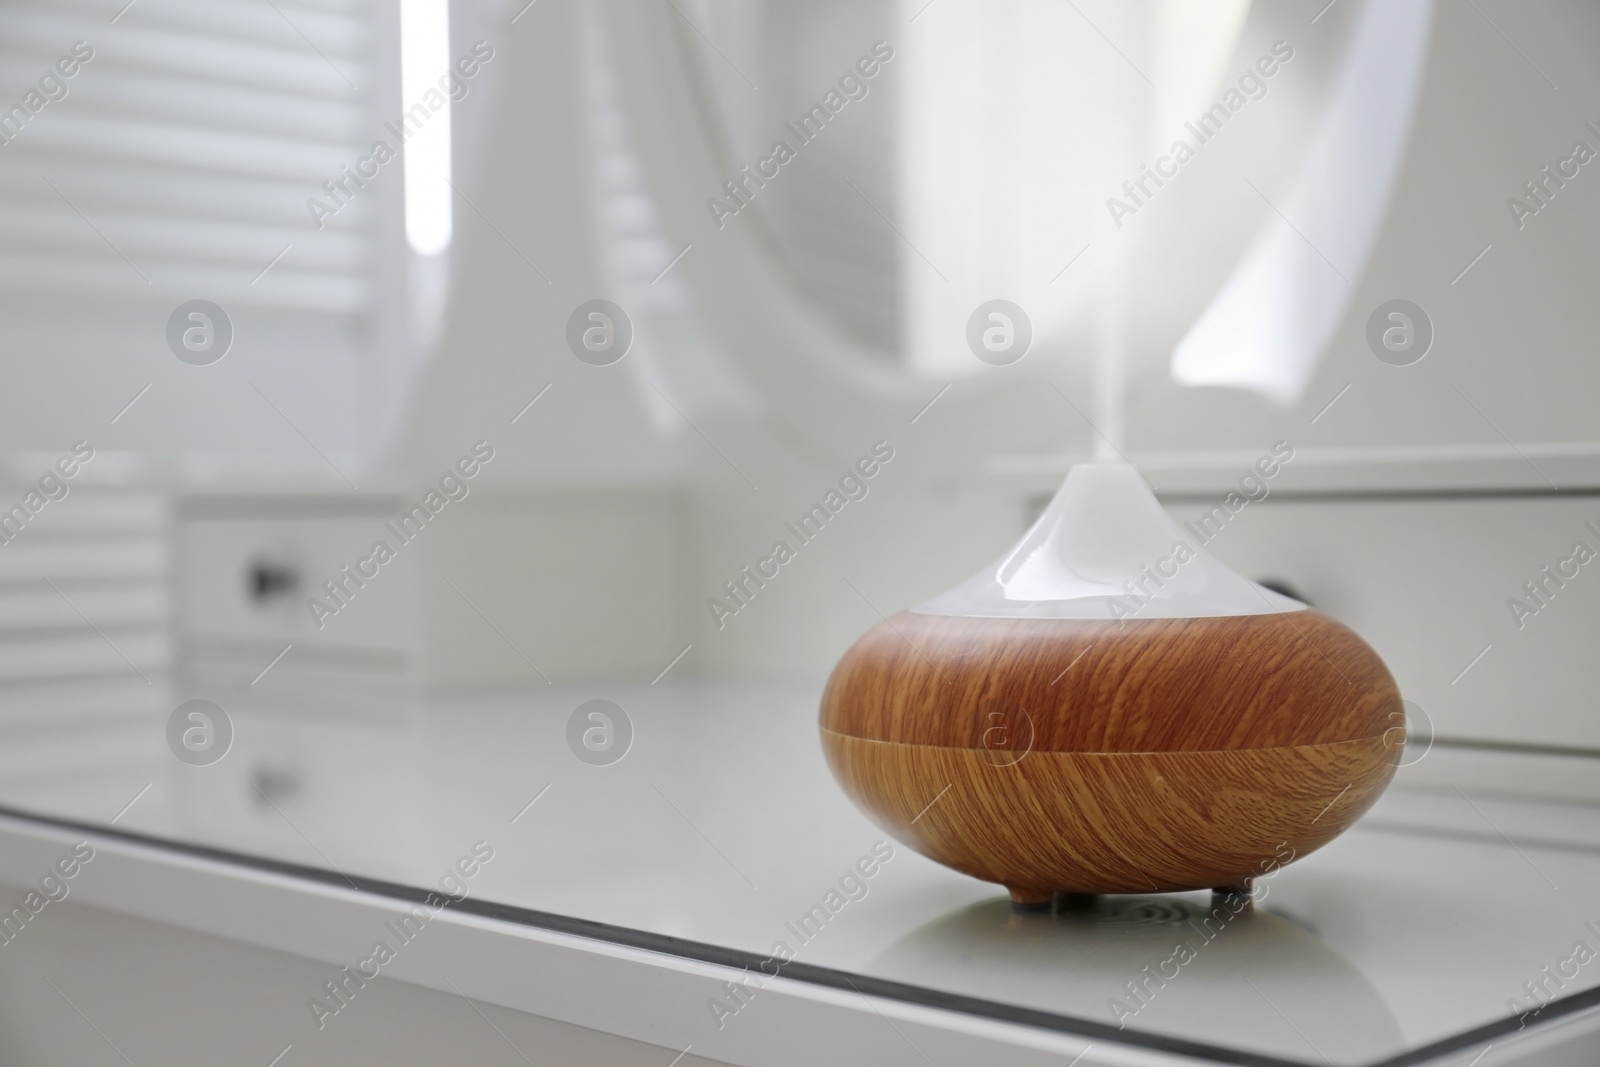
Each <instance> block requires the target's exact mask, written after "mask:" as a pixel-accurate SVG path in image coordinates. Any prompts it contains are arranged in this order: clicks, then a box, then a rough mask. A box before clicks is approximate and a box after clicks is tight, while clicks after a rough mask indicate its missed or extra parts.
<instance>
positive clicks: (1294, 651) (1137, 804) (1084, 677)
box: [821, 610, 1404, 904]
mask: <svg viewBox="0 0 1600 1067" xmlns="http://www.w3.org/2000/svg"><path fill="white" fill-rule="evenodd" d="M821 727H822V741H823V748H824V750H825V752H826V754H827V758H828V762H829V764H830V766H831V767H832V768H833V772H834V775H835V776H836V777H837V778H838V780H839V782H840V783H841V784H842V785H843V787H844V789H845V790H846V792H848V793H849V794H850V796H851V797H852V798H853V799H854V800H855V801H856V803H857V804H858V805H860V806H861V807H862V808H863V809H864V810H865V811H866V812H867V813H868V814H869V815H870V816H871V817H872V818H873V819H874V821H876V822H877V823H878V824H879V825H880V826H882V827H883V828H884V829H885V830H887V831H888V832H889V833H891V834H893V835H894V836H895V837H896V838H898V839H899V840H901V841H903V842H905V843H907V844H908V845H910V846H911V847H913V848H916V849H917V850H919V851H921V852H922V853H924V854H925V855H927V856H929V857H931V858H933V859H935V860H938V861H939V862H940V863H944V864H946V865H948V866H950V867H953V868H955V869H956V870H958V871H962V872H964V873H966V874H969V875H972V876H973V877H976V878H982V879H985V880H987V881H991V882H998V883H1000V884H1001V885H1004V886H1005V887H1006V888H1007V889H1008V890H1009V891H1010V893H1011V897H1012V900H1013V901H1014V902H1016V903H1019V904H1038V903H1041V902H1044V901H1048V900H1049V899H1050V897H1051V894H1052V893H1055V892H1066V893H1140V892H1153V891H1159V892H1168V891H1183V890H1194V889H1210V888H1220V889H1235V888H1239V887H1244V886H1247V885H1248V884H1249V881H1250V879H1251V878H1253V877H1259V876H1261V875H1263V874H1266V873H1269V872H1271V871H1272V870H1274V869H1275V868H1276V867H1278V866H1281V865H1282V864H1284V863H1287V862H1289V861H1290V860H1292V859H1294V858H1296V857H1298V856H1303V855H1305V854H1306V853H1308V852H1310V851H1312V850H1313V849H1316V848H1319V847H1320V846H1322V845H1324V844H1326V843H1327V842H1328V841H1330V840H1332V839H1333V838H1334V837H1335V836H1337V835H1338V834H1339V833H1340V832H1341V831H1343V830H1344V829H1345V828H1346V827H1348V826H1349V825H1350V824H1351V823H1352V822H1354V821H1355V819H1356V818H1357V817H1359V816H1360V815H1361V813H1362V812H1364V811H1365V810H1366V809H1367V808H1368V807H1369V806H1370V805H1371V804H1372V803H1373V801H1374V800H1376V799H1377V797H1378V795H1379V794H1380V793H1381V792H1382V791H1383V789H1384V787H1385V786H1386V785H1387V784H1388V782H1389V779H1390V777H1391V776H1392V775H1393V773H1394V768H1395V766H1396V765H1397V763H1398V757H1399V749H1400V746H1401V745H1402V744H1403V741H1404V729H1403V727H1404V712H1403V709H1402V704H1401V701H1400V694H1399V691H1398V690H1397V689H1396V687H1395V684H1394V680H1393V679H1392V678H1391V677H1390V675H1389V672H1388V670H1387V669H1386V668H1385V667H1384V665H1383V662H1382V660H1380V659H1379V658H1378V656H1377V654H1376V653H1375V652H1373V651H1372V649H1370V648H1369V647H1368V646H1367V645H1366V644H1365V643H1363V642H1362V640H1361V639H1360V638H1359V637H1357V636H1356V635H1355V634H1354V633H1352V632H1351V631H1350V630H1349V629H1347V628H1346V627H1344V626H1343V625H1341V624H1340V623H1338V622H1336V621H1334V620H1333V619H1330V618H1328V617H1326V616H1324V615H1320V614H1318V613H1316V612H1314V611H1309V610H1298V611H1292V612H1277V613H1268V614H1255V615H1224V616H1216V617H1207V618H1159V619H1144V620H1138V619H1125V620H1122V621H1120V622H1117V621H1109V620H1107V621H1101V620H1095V619H1064V618H1048V619H1040V618H981V617H957V616H947V615H930V614H918V613H912V612H903V613H901V614H899V615H897V616H895V617H894V618H892V619H888V620H886V621H884V622H883V623H880V624H879V625H878V626H875V627H874V628H873V629H872V630H870V631H869V632H868V633H867V634H866V635H865V636H863V637H862V638H861V640H859V641H858V642H857V643H856V644H855V645H854V646H853V647H852V648H851V649H850V651H849V652H847V653H846V654H845V656H844V658H843V659H842V660H841V661H840V663H839V665H838V667H837V668H836V669H835V670H834V673H833V676H832V678H831V679H830V680H829V682H828V686H827V689H826V691H825V692H824V695H823V700H822V716H821Z"/></svg>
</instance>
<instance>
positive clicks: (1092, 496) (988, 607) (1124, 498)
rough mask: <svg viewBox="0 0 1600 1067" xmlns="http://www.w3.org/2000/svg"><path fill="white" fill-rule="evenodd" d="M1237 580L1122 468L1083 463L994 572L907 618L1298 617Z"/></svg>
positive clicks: (1284, 603) (1295, 607)
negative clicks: (927, 616) (925, 616)
mask: <svg viewBox="0 0 1600 1067" xmlns="http://www.w3.org/2000/svg"><path fill="white" fill-rule="evenodd" d="M1304 608H1305V605H1304V604H1302V603H1300V602H1299V601H1298V600H1291V599H1290V598H1289V597H1286V596H1283V595H1281V594H1278V593H1274V592H1273V591H1272V590H1270V589H1267V588H1265V587H1263V586H1260V585H1257V584H1256V583H1255V582H1252V581H1251V580H1250V579H1248V578H1245V577H1242V576H1241V575H1238V574H1235V573H1234V572H1233V571H1231V570H1229V569H1228V568H1227V567H1224V566H1223V565H1222V564H1220V563H1218V562H1217V561H1216V560H1215V559H1212V558H1211V556H1209V555H1207V554H1206V552H1205V550H1204V549H1202V548H1201V547H1200V543H1199V540H1198V539H1197V538H1196V537H1195V536H1194V535H1193V534H1191V533H1190V532H1189V531H1188V530H1186V529H1184V528H1183V527H1180V526H1179V525H1178V524H1177V523H1176V522H1174V521H1173V520H1172V518H1171V517H1170V516H1169V515H1168V514H1167V513H1166V512H1165V511H1164V510H1162V507H1161V505H1160V503H1158V502H1157V500H1156V498H1155V494H1154V493H1152V492H1151V491H1150V488H1149V486H1148V485H1146V484H1145V480H1144V478H1143V477H1142V476H1141V475H1140V474H1139V472H1138V471H1136V470H1134V468H1133V467H1132V466H1130V465H1128V464H1126V463H1080V464H1078V465H1077V466H1075V467H1073V468H1072V470H1071V471H1069V472H1068V474H1067V480H1066V481H1065V482H1063V483H1061V488H1060V489H1059V490H1058V491H1057V492H1056V495H1055V499H1054V500H1052V501H1050V506H1049V507H1048V508H1046V509H1045V512H1044V514H1043V515H1041V516H1039V521H1038V522H1036V523H1034V524H1033V527H1032V529H1030V530H1029V531H1028V532H1027V533H1026V534H1024V535H1023V538H1022V540H1021V541H1019V542H1018V543H1017V546H1016V547H1015V548H1013V549H1012V550H1011V551H1010V552H1008V553H1006V555H1005V556H1004V558H1002V559H1001V560H1000V561H999V563H997V564H994V565H993V566H990V567H987V568H985V569H984V570H983V571H981V572H980V573H979V574H977V575H976V576H974V577H972V578H969V579H968V580H967V581H965V582H962V583H961V584H960V585H958V586H956V587H955V588H954V589H952V590H950V591H949V592H948V593H945V594H943V595H941V596H937V597H935V598H934V599H932V600H930V601H928V602H927V603H926V604H922V605H919V606H917V607H915V608H912V609H911V610H912V611H915V612H918V613H919V614H923V615H956V616H966V617H972V618H1030V619H1113V620H1115V619H1128V618H1135V619H1191V618H1202V617H1205V616H1213V615H1267V614H1275V613H1278V612H1284V611H1300V610H1303V609H1304Z"/></svg>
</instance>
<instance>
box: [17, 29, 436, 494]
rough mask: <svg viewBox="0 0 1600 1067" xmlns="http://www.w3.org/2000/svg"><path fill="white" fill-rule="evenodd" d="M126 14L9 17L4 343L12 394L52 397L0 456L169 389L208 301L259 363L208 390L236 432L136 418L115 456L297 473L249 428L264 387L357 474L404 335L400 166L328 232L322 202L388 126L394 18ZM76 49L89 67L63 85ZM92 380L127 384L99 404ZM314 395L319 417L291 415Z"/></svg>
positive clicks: (22, 422) (346, 204)
mask: <svg viewBox="0 0 1600 1067" xmlns="http://www.w3.org/2000/svg"><path fill="white" fill-rule="evenodd" d="M125 3H126V0H110V2H107V0H48V2H46V0H0V138H3V139H4V142H5V143H3V144H0V323H3V326H4V330H3V331H0V346H3V350H4V351H3V355H4V359H5V362H6V366H7V369H8V371H10V372H12V377H11V381H12V383H13V386H14V387H15V388H16V389H17V390H18V394H14V395H22V396H28V395H30V394H31V395H33V396H35V397H37V398H38V401H37V402H35V403H31V404H27V405H24V407H25V408H27V409H28V410H24V411H21V412H17V413H14V414H15V417H14V418H12V419H11V420H10V422H11V426H10V432H3V431H0V437H3V439H0V448H4V449H18V448H39V447H45V448H50V447H56V446H57V444H59V442H58V441H57V440H56V439H55V437H54V436H52V429H51V428H52V427H53V426H57V425H63V424H64V425H70V426H72V427H73V429H72V430H71V431H68V432H70V433H71V434H73V435H75V436H85V435H89V434H91V433H92V432H93V431H94V427H95V425H96V424H97V423H98V424H99V425H102V426H103V425H104V424H105V420H106V419H108V418H109V417H110V414H111V413H114V412H115V411H116V409H117V406H119V405H120V403H122V402H124V401H123V400H117V399H116V397H118V396H120V395H121V394H122V393H126V395H127V396H132V395H133V391H134V390H137V389H138V388H140V387H141V386H142V385H143V384H144V382H147V381H151V380H152V379H156V380H158V384H159V377H158V375H159V373H160V372H163V371H165V369H166V361H168V360H171V359H172V357H171V355H170V354H169V353H166V351H165V343H164V333H163V325H164V322H165V319H166V317H167V315H168V314H169V313H170V312H171V311H172V310H173V309H174V308H176V307H177V306H178V305H179V304H181V303H183V302H185V301H188V300H192V299H205V300H209V301H213V302H215V303H216V304H218V305H220V306H221V307H222V308H223V309H224V310H225V311H226V312H227V313H228V315H229V316H230V317H231V318H232V320H233V325H234V329H235V337H236V338H237V342H238V345H239V346H240V351H242V352H246V353H248V354H250V355H251V357H252V358H256V359H258V360H260V361H262V362H263V365H262V366H260V367H253V368H252V372H251V376H250V379H249V382H248V383H246V382H239V383H235V386H236V387H234V388H232V389H229V390H221V389H218V390H212V392H211V394H210V395H208V396H207V397H206V400H207V401H211V400H214V401H215V403H217V404H220V405H222V406H223V407H224V408H227V409H229V416H228V417H227V418H222V417H215V418H213V419H212V421H211V422H210V423H207V422H205V420H203V419H201V418H199V417H198V415H196V417H195V418H194V419H193V420H192V423H193V424H192V425H189V424H184V425H180V424H179V423H181V422H182V419H181V418H180V419H176V420H175V419H173V418H172V414H173V410H174V409H173V407H172V406H169V407H167V408H166V409H165V410H163V409H162V407H161V404H162V399H161V396H160V394H158V393H152V398H151V399H152V400H153V401H154V403H151V404H150V407H149V411H150V412H151V415H152V416H153V415H155V414H156V413H157V412H161V414H162V417H163V418H164V419H165V421H166V422H167V423H168V425H166V426H150V425H144V424H141V423H140V419H139V418H138V417H135V418H130V419H128V420H126V421H125V422H124V423H123V424H122V425H121V426H120V427H119V430H122V431H125V432H126V440H125V441H122V442H119V443H118V444H119V447H123V448H129V449H133V450H136V451H143V452H161V451H168V452H173V453H177V452H183V451H205V452H210V453H228V452H230V451H232V452H236V453H245V452H250V451H252V450H253V449H256V450H266V449H270V448H278V449H279V451H280V452H282V453H283V454H285V455H290V454H292V449H293V447H294V446H295V445H297V444H298V443H299V442H298V440H297V439H286V440H287V444H285V442H284V441H279V440H276V439H275V438H273V437H272V435H271V433H270V432H269V431H268V430H267V429H266V427H268V426H269V425H270V424H269V423H266V422H264V421H262V419H261V418H260V417H259V416H261V415H262V412H257V411H253V410H249V402H251V401H254V402H255V403H258V404H259V403H260V401H259V400H258V399H257V398H255V397H254V395H253V394H251V393H250V391H249V389H248V388H245V389H244V392H245V393H246V394H249V395H245V396H240V395H237V394H238V393H239V392H240V388H238V387H244V386H247V385H249V384H254V385H256V386H258V387H259V388H260V389H261V391H262V392H263V393H265V394H267V395H270V396H274V403H277V404H278V405H279V406H280V407H281V408H282V409H283V410H284V412H285V414H286V415H287V416H288V417H289V418H290V419H291V420H293V421H295V422H296V423H297V425H298V427H299V429H300V430H302V431H303V432H304V434H305V435H306V436H307V437H308V438H310V439H312V440H315V441H316V442H317V446H318V447H319V448H320V449H321V450H322V451H323V452H324V453H326V454H327V455H328V456H330V457H332V458H333V459H334V461H335V462H342V461H343V460H345V459H348V460H349V461H350V462H351V463H353V464H358V463H359V460H358V455H359V452H360V448H361V442H362V441H363V440H364V439H368V438H370V437H371V434H370V432H369V431H370V429H371V424H372V422H373V421H374V419H375V418H376V417H377V416H374V415H372V413H371V409H372V407H373V405H374V403H375V401H374V399H373V397H374V395H375V394H385V395H386V394H387V390H389V388H390V383H388V382H383V383H382V384H380V385H378V386H376V387H375V386H373V385H372V381H373V379H374V378H377V377H381V373H379V372H381V370H382V360H384V359H391V360H392V359H394V358H396V356H397V355H398V354H399V347H400V346H398V345H395V344H389V343H387V342H391V341H393V339H394V336H395V335H396V334H403V332H404V326H403V322H404V318H403V315H400V314H396V313H394V312H396V311H397V306H398V305H400V304H401V301H402V299H403V295H404V291H405V288H404V286H405V263H404V259H403V255H398V254H397V252H402V251H403V244H402V241H403V238H402V236H401V229H400V223H399V220H400V212H401V198H402V194H403V191H402V188H401V179H400V175H399V173H398V170H399V168H398V166H393V167H388V168H385V170H384V173H383V174H381V175H380V176H379V177H378V179H377V180H374V181H370V182H368V183H367V184H366V185H365V187H364V188H360V189H354V187H353V186H352V185H349V184H347V185H346V190H345V191H344V192H341V193H340V196H339V200H338V201H336V202H337V203H339V205H340V206H339V210H338V211H337V213H336V214H334V215H332V216H331V217H328V218H326V219H324V220H323V221H322V225H321V226H320V227H319V226H318V224H317V220H316V219H315V218H314V217H313V215H312V212H311V211H310V209H309V207H308V200H310V199H312V198H313V197H315V198H319V199H321V200H322V201H323V202H324V203H327V202H329V199H330V194H329V192H328V189H327V187H326V186H325V184H324V183H328V182H336V181H343V180H345V179H344V175H345V174H346V173H347V169H349V168H354V167H355V166H356V165H357V163H358V161H359V160H360V159H362V158H363V157H364V156H367V155H369V154H370V151H371V146H372V144H373V142H374V141H375V140H377V139H378V137H379V136H380V134H381V132H382V124H383V119H384V118H385V117H392V116H391V115H390V114H389V113H390V112H392V111H394V109H395V108H396V105H397V97H398V87H397V81H398V74H397V47H396V35H397V30H396V27H395V17H396V16H395V12H394V10H392V5H383V4H378V3H375V2H368V0H134V2H133V3H132V4H128V5H127V6H126V7H124V6H123V5H124V4H125ZM79 42H82V43H81V44H79ZM75 46H76V47H77V50H78V54H80V55H81V54H83V53H86V52H88V51H89V50H92V58H89V59H88V60H87V61H86V62H85V61H82V60H80V61H79V63H78V66H77V70H76V71H75V73H74V75H73V76H72V77H70V78H66V77H62V76H61V75H60V68H58V66H57V64H58V61H59V60H61V59H62V58H63V57H74V47H75ZM67 66H71V64H70V63H68V64H67ZM30 93H34V94H36V95H35V96H34V97H33V98H32V101H31V102H32V103H33V104H35V105H37V104H38V102H39V100H40V99H41V98H43V99H44V100H45V102H44V103H43V105H42V106H38V107H37V109H36V110H35V109H34V108H30V106H29V104H30V97H29V94H30ZM51 97H55V98H54V99H51ZM13 105H16V107H15V108H14V107H13ZM352 189H354V191H353V193H352V192H351V190H352ZM386 330H387V331H389V333H387V334H386V333H385V331H386ZM41 357H45V358H44V359H43V360H41ZM269 357H270V359H272V360H273V361H275V365H274V366H266V365H265V361H266V360H268V359H269ZM127 368H132V369H131V370H127V372H126V373H125V374H124V371H125V369H127ZM145 368H150V369H145ZM102 373H103V375H104V376H106V377H113V376H119V375H121V377H120V379H119V380H118V381H117V383H116V385H115V387H114V388H113V387H112V386H110V385H106V386H105V387H104V388H105V395H103V396H95V397H93V402H92V403H91V402H90V401H89V400H87V399H85V396H86V394H87V392H88V391H92V390H94V389H96V388H97V383H98V381H99V379H100V377H101V374H102ZM274 373H276V377H274ZM313 379H314V380H315V381H316V383H317V386H318V388H319V389H321V390H322V392H321V394H319V398H318V399H316V400H315V401H313V400H312V399H311V398H310V397H309V396H308V397H307V398H306V399H305V402H304V403H301V402H300V401H299V400H298V399H297V398H296V397H295V396H294V395H291V394H292V392H293V391H294V390H295V389H299V390H301V391H302V392H309V389H308V387H307V386H306V385H305V384H304V383H305V382H307V381H308V380H313ZM364 382H365V384H363V383H364ZM130 386H131V388H130ZM169 395H170V394H169ZM380 399H381V397H380ZM80 401H81V403H80ZM141 403H145V402H143V401H142V402H141ZM108 404H109V405H111V406H110V408H109V410H104V409H106V408H107V405H108ZM233 409H237V410H236V411H234V410H233ZM185 410H187V411H189V412H198V411H199V410H200V405H199V404H190V405H188V407H187V408H186V409H185ZM263 410H265V409H263ZM102 412H104V413H103V414H102ZM352 412H354V413H355V414H354V416H353V417H352V415H351V413H352ZM265 413H266V414H267V415H271V414H272V413H271V412H270V411H266V412H265ZM272 417H273V418H277V416H276V415H273V416H272ZM149 421H150V420H149V418H147V419H146V422H149ZM235 426H237V427H239V428H240V429H239V430H238V432H237V433H236V435H235V436H234V437H232V438H230V436H229V435H230V434H232V433H235V431H234V427H235ZM285 432H288V431H287V429H286V428H285ZM302 450H303V451H304V452H305V453H306V456H305V459H306V462H307V464H308V465H312V464H314V465H318V466H321V467H322V468H323V469H324V470H325V469H326V464H323V463H322V461H320V460H318V459H317V457H316V456H314V455H311V454H310V451H309V450H306V449H302ZM296 458H298V457H296Z"/></svg>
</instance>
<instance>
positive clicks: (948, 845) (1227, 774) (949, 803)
mask: <svg viewBox="0 0 1600 1067" xmlns="http://www.w3.org/2000/svg"><path fill="white" fill-rule="evenodd" d="M822 738H823V748H824V750H825V751H826V753H827V757H828V762H829V765H830V766H831V767H832V768H833V772H834V775H835V776H836V777H837V778H838V779H839V781H840V783H841V784H842V785H843V786H844V788H845V791H846V792H847V793H849V794H850V796H851V797H852V798H853V799H854V800H855V801H856V803H857V804H859V805H860V806H861V807H862V808H863V810H865V811H866V812H867V813H868V814H869V815H870V816H871V817H872V819H873V821H875V822H876V823H877V824H878V825H879V826H881V827H883V828H884V829H885V830H886V831H888V832H889V833H890V834H892V835H894V836H895V837H896V838H898V839H899V840H901V841H903V842H905V843H906V844H908V845H910V846H911V847H913V848H915V849H917V850H918V851H920V852H922V853H923V854H924V855H926V856H928V857H930V858H932V859H935V860H937V861H939V862H940V863H943V864H945V865H947V866H950V867H953V868H955V869H956V870H958V871H962V872H963V873H965V874H969V875H972V876H973V877H975V878H981V879H984V880H986V881H990V882H998V883H1000V884H1001V885H1004V886H1006V887H1007V888H1008V889H1010V890H1011V892H1012V897H1013V899H1014V900H1018V901H1020V902H1028V901H1040V900H1047V899H1049V896H1050V894H1051V893H1052V892H1053V891H1054V892H1074V893H1148V892H1179V891H1184V890H1193V889H1209V888H1216V887H1222V886H1231V885H1237V884H1240V883H1243V882H1244V881H1245V880H1246V879H1248V878H1251V877H1253V876H1254V877H1259V876H1261V875H1262V874H1266V873H1270V872H1271V871H1272V870H1274V869H1275V868H1276V867H1278V866H1281V865H1282V864H1284V863H1286V862H1289V861H1291V860H1293V859H1295V858H1298V857H1299V856H1303V855H1305V854H1306V853H1308V852H1311V851H1312V850H1314V849H1316V848H1320V847H1321V846H1322V845H1324V844H1326V843H1327V842H1328V841H1330V840H1332V839H1333V838H1334V837H1335V836H1337V835H1338V834H1339V833H1340V832H1341V831H1343V830H1344V829H1345V828H1346V827H1347V826H1349V825H1350V824H1351V823H1352V822H1354V821H1355V819H1356V818H1357V817H1359V816H1360V815H1361V813H1362V812H1364V811H1366V810H1367V808H1368V807H1370V806H1371V804H1372V803H1373V801H1375V800H1376V799H1377V797H1378V795H1379V794H1380V793H1382V792H1383V789H1384V786H1386V785H1387V784H1388V782H1389V779H1390V777H1391V776H1392V775H1393V773H1394V766H1395V762H1394V757H1395V756H1396V755H1397V752H1396V751H1395V750H1394V749H1392V748H1391V747H1389V745H1388V743H1387V742H1386V741H1385V739H1384V738H1383V737H1381V736H1380V737H1375V738H1366V739H1363V740H1358V741H1346V742H1341V743H1334V744H1325V745H1301V746H1292V747H1286V748H1260V749H1235V750H1224V751H1210V752H1192V751H1173V752H1148V753H1131V752H1128V753H1067V752H1041V751H1033V752H1029V753H1027V754H1026V755H1024V756H1023V757H1022V758H1021V759H1019V760H1018V761H1017V762H1016V763H1011V764H997V763H996V762H995V761H994V759H992V758H990V754H989V753H987V752H985V751H983V750H981V749H972V748H955V747H947V746H934V745H908V744H901V743H896V742H885V741H867V740H863V739H861V738H857V737H849V736H846V735H843V734H839V733H835V732H833V731H831V730H824V731H823V732H822Z"/></svg>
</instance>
